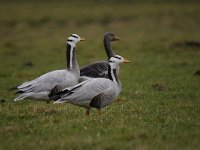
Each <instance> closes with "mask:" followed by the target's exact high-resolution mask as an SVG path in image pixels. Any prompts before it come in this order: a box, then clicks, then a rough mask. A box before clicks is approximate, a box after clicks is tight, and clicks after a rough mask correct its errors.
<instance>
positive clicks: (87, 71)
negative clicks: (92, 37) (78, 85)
mask: <svg viewBox="0 0 200 150" xmlns="http://www.w3.org/2000/svg"><path fill="white" fill-rule="evenodd" d="M116 40H120V38H119V37H117V36H116V35H114V34H113V33H110V32H108V33H106V34H105V35H104V40H103V42H104V48H105V51H106V54H107V57H108V60H109V59H110V58H111V57H112V56H114V55H115V54H114V52H113V50H112V47H111V42H112V41H116ZM108 66H109V64H108V61H98V62H94V63H92V64H89V65H86V66H85V67H83V68H81V70H80V74H81V76H87V77H93V78H108ZM118 72H119V67H117V73H118Z"/></svg>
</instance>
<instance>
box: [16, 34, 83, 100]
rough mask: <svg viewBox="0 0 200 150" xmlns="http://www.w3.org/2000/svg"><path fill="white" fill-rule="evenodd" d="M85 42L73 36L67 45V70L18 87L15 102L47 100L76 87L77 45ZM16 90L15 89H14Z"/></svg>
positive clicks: (45, 75) (77, 68)
mask: <svg viewBox="0 0 200 150" xmlns="http://www.w3.org/2000/svg"><path fill="white" fill-rule="evenodd" d="M79 41H84V39H83V38H81V37H79V36H78V35H77V34H72V35H71V36H70V37H69V38H68V40H67V43H66V45H67V46H66V58H67V68H66V69H63V70H55V71H51V72H48V73H46V74H44V75H41V76H40V77H38V78H36V79H34V80H32V81H27V82H24V83H22V84H21V85H19V86H17V87H16V88H15V89H17V90H18V91H17V93H16V94H18V93H19V94H20V95H19V96H18V97H17V98H15V99H14V101H18V100H22V99H26V98H29V99H34V100H46V101H49V97H50V95H51V94H52V92H53V93H55V92H56V91H57V92H58V89H60V90H61V89H64V88H66V87H71V86H74V85H76V84H77V83H78V79H79V77H80V71H79V66H78V63H77V60H76V57H75V48H76V43H77V42H79ZM13 89H14V88H13Z"/></svg>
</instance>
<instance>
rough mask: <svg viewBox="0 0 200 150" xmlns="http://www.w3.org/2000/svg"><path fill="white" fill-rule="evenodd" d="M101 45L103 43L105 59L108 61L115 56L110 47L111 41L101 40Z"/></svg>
mask: <svg viewBox="0 0 200 150" xmlns="http://www.w3.org/2000/svg"><path fill="white" fill-rule="evenodd" d="M103 43H104V49H105V50H106V54H107V57H108V59H110V58H111V57H112V56H114V55H115V54H114V52H113V50H112V47H111V41H110V39H108V38H106V37H105V38H104V40H103Z"/></svg>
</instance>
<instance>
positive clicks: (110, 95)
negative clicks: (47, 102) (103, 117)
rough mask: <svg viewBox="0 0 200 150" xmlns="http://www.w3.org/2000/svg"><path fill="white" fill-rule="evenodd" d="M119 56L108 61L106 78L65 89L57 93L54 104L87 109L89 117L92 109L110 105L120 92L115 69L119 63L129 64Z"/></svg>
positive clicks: (90, 80) (92, 79)
mask: <svg viewBox="0 0 200 150" xmlns="http://www.w3.org/2000/svg"><path fill="white" fill-rule="evenodd" d="M129 62H130V61H128V60H126V59H124V58H123V57H121V56H119V55H115V56H113V57H111V58H110V60H109V67H108V77H109V79H107V78H91V79H88V80H86V81H83V82H81V83H79V84H77V85H76V86H74V87H70V88H66V89H65V90H63V91H62V92H59V93H58V97H59V98H58V100H57V101H55V102H54V103H65V102H68V103H71V104H74V105H78V106H81V107H85V108H86V109H87V111H86V112H87V114H88V115H89V113H90V109H91V108H92V107H94V108H97V109H99V110H100V109H101V108H102V107H105V106H107V105H109V104H110V103H112V102H113V101H114V100H115V98H116V97H117V96H118V95H119V93H120V92H121V85H120V81H119V79H118V76H117V73H116V69H117V67H118V65H119V64H121V63H129Z"/></svg>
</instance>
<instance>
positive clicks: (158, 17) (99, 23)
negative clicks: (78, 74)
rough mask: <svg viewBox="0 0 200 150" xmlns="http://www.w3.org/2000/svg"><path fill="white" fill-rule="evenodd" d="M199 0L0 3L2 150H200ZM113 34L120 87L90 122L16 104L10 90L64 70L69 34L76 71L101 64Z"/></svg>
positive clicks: (75, 113)
mask: <svg viewBox="0 0 200 150" xmlns="http://www.w3.org/2000/svg"><path fill="white" fill-rule="evenodd" d="M199 16H200V3H197V2H193V3H181V2H173V3H163V2H160V3H147V4H145V3H130V4H129V3H120V4H118V3H115V4H112V3H86V4H81V3H77V4H76V3H65V2H60V3H54V2H51V3H34V2H26V3H25V2H24V3H23V2H21V3H16V2H12V3H6V2H4V3H0V39H1V40H0V150H27V149H29V150H35V149H41V150H46V149H48V150H55V149H63V150H64V149H74V150H75V149H76V150H77V149H96V150H98V149H99V150H100V149H106V150H111V149H136V150H149V149H152V150H159V149H160V150H166V149H170V150H172V149H174V150H190V149H191V150H195V149H196V150H197V149H200V76H199V75H194V74H195V72H196V71H197V70H199V69H200V43H199V42H200V27H199V25H200V17H199ZM108 31H110V32H113V33H116V35H117V36H119V37H120V38H121V41H120V42H115V43H113V49H114V50H115V52H116V53H117V54H119V55H122V56H124V57H125V58H127V59H129V60H131V61H132V63H131V64H127V65H121V70H120V79H121V81H122V83H123V91H122V93H121V95H120V96H119V98H118V99H117V101H115V102H114V103H113V104H112V105H110V106H108V107H106V108H104V109H103V115H102V116H99V115H98V113H97V112H96V110H95V109H93V111H92V112H91V115H90V116H89V117H87V116H85V110H84V109H83V108H79V107H76V106H73V105H69V104H64V105H54V104H52V103H50V104H47V103H45V102H36V101H20V102H16V103H14V102H13V98H14V95H13V92H9V91H7V89H9V88H10V87H12V86H13V85H16V84H19V83H21V82H24V81H27V80H31V79H34V78H35V77H37V76H39V75H41V74H43V73H46V72H48V71H51V70H55V69H62V68H64V67H65V41H66V38H67V37H68V36H69V35H70V34H71V33H78V34H79V35H81V36H82V37H85V38H86V39H87V41H86V42H84V43H83V42H81V43H79V44H78V46H77V51H76V52H77V57H78V60H79V64H80V66H83V65H85V64H88V63H90V62H93V61H97V60H104V59H106V55H105V52H104V50H103V44H102V38H103V35H104V33H105V32H108Z"/></svg>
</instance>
